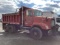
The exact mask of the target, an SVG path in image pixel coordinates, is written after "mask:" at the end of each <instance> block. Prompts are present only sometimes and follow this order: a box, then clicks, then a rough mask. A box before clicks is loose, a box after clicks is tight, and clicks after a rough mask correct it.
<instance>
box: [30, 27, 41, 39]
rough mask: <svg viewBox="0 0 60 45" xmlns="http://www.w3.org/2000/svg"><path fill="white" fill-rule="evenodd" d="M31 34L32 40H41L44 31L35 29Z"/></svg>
mask: <svg viewBox="0 0 60 45" xmlns="http://www.w3.org/2000/svg"><path fill="white" fill-rule="evenodd" d="M30 34H31V36H32V38H34V39H37V40H39V39H41V38H42V31H41V29H40V28H38V27H33V28H32V29H31V31H30Z"/></svg>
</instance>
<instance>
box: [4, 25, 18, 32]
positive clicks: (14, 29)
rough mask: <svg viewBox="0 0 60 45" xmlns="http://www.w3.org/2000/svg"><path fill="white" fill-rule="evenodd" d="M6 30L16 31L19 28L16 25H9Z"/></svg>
mask: <svg viewBox="0 0 60 45" xmlns="http://www.w3.org/2000/svg"><path fill="white" fill-rule="evenodd" d="M5 32H8V33H16V32H17V29H16V27H15V26H14V25H7V26H6V29H5Z"/></svg>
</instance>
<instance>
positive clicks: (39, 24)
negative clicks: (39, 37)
mask: <svg viewBox="0 0 60 45" xmlns="http://www.w3.org/2000/svg"><path fill="white" fill-rule="evenodd" d="M33 26H39V27H40V28H42V29H43V30H49V29H51V28H50V27H49V26H48V25H47V24H45V23H34V24H33Z"/></svg>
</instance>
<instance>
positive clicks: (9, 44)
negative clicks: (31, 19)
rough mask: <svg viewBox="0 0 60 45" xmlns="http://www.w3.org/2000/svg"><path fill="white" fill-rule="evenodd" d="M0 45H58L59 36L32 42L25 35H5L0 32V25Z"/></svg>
mask: <svg viewBox="0 0 60 45" xmlns="http://www.w3.org/2000/svg"><path fill="white" fill-rule="evenodd" d="M0 45H60V34H58V35H56V36H48V37H43V38H42V39H41V40H34V39H32V38H30V36H29V35H27V34H21V33H16V34H7V33H5V32H4V31H3V30H2V24H1V23H0Z"/></svg>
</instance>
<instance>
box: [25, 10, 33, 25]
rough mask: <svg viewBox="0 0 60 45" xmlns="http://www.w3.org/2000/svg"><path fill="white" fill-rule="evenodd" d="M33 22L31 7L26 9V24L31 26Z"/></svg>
mask: <svg viewBox="0 0 60 45" xmlns="http://www.w3.org/2000/svg"><path fill="white" fill-rule="evenodd" d="M32 24H33V11H32V10H31V9H28V10H26V17H25V26H31V25H32Z"/></svg>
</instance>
